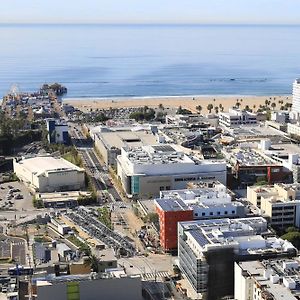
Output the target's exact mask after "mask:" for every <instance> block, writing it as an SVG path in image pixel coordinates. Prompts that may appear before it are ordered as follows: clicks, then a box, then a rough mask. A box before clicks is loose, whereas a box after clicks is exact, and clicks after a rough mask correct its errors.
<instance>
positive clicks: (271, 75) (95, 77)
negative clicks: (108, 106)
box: [0, 25, 300, 98]
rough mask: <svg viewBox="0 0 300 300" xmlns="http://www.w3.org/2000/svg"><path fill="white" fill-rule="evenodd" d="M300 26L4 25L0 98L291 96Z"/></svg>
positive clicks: (1, 28) (0, 28)
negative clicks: (53, 93)
mask: <svg viewBox="0 0 300 300" xmlns="http://www.w3.org/2000/svg"><path fill="white" fill-rule="evenodd" d="M299 34H300V26H274V25H272V26H250V25H249V26H248V25H243V26H238V25H234V26H230V25H226V26H213V25H209V26H204V25H176V26H175V25H172V26H171V25H144V26H141V25H122V26H121V25H0V36H1V39H2V45H5V47H1V49H0V57H1V69H0V95H1V96H3V95H4V94H6V93H7V92H8V90H9V89H10V87H11V85H12V84H14V83H15V84H17V85H18V87H19V89H20V91H34V90H36V89H37V88H38V87H39V86H40V85H41V84H43V83H45V82H60V83H62V84H64V85H65V86H67V87H68V94H67V96H66V97H67V98H99V97H100V98H102V97H109V98H111V97H115V98H119V97H127V98H128V97H143V96H170V95H172V96H183V95H256V96H262V95H288V94H290V93H291V83H292V82H293V80H294V79H295V78H296V77H298V76H299V69H300V62H299V59H298V49H299V48H300V41H299V39H297V38H296V37H297V36H299Z"/></svg>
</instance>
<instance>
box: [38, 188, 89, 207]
mask: <svg viewBox="0 0 300 300" xmlns="http://www.w3.org/2000/svg"><path fill="white" fill-rule="evenodd" d="M91 197H92V194H91V192H86V191H68V192H60V193H58V192H56V193H38V194H36V199H37V200H41V201H42V202H43V206H44V207H45V208H74V207H77V206H78V205H81V201H82V200H83V201H84V199H89V198H91Z"/></svg>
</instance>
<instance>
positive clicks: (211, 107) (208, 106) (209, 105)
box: [206, 103, 214, 113]
mask: <svg viewBox="0 0 300 300" xmlns="http://www.w3.org/2000/svg"><path fill="white" fill-rule="evenodd" d="M206 108H207V110H208V111H209V113H211V111H212V109H213V108H214V106H213V105H212V104H211V103H209V104H208V105H207V107H206Z"/></svg>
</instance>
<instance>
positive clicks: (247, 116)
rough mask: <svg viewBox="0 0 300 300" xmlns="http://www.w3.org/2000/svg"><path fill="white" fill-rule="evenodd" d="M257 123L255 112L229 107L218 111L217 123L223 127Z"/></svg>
mask: <svg viewBox="0 0 300 300" xmlns="http://www.w3.org/2000/svg"><path fill="white" fill-rule="evenodd" d="M256 123H257V119H256V114H255V113H251V112H248V111H244V110H240V109H235V108H230V109H229V111H228V112H220V113H219V124H220V125H221V126H225V127H237V126H240V125H254V124H256Z"/></svg>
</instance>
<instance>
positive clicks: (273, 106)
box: [271, 102, 276, 110]
mask: <svg viewBox="0 0 300 300" xmlns="http://www.w3.org/2000/svg"><path fill="white" fill-rule="evenodd" d="M271 106H272V108H273V110H274V109H275V107H276V103H275V102H273V103H272V104H271Z"/></svg>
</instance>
